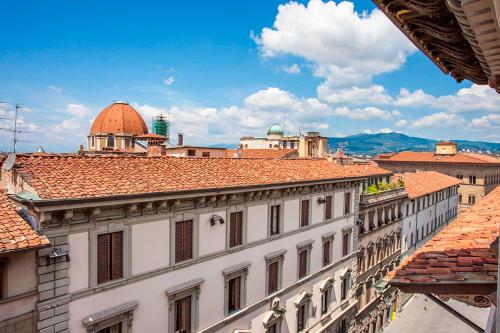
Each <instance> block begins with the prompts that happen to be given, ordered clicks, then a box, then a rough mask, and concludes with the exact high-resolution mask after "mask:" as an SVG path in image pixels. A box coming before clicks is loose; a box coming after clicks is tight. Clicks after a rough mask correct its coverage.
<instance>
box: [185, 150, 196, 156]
mask: <svg viewBox="0 0 500 333" xmlns="http://www.w3.org/2000/svg"><path fill="white" fill-rule="evenodd" d="M187 154H188V156H191V157H194V156H196V150H194V149H188V152H187Z"/></svg>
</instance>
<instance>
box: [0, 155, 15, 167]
mask: <svg viewBox="0 0 500 333" xmlns="http://www.w3.org/2000/svg"><path fill="white" fill-rule="evenodd" d="M14 163H16V154H14V153H11V154H9V155H8V156H7V159H5V161H4V162H3V165H2V168H3V169H4V170H6V171H9V170H10V169H12V167H13V166H14Z"/></svg>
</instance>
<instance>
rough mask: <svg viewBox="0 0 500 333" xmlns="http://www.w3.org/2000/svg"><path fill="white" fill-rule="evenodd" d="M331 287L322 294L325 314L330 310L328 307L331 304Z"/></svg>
mask: <svg viewBox="0 0 500 333" xmlns="http://www.w3.org/2000/svg"><path fill="white" fill-rule="evenodd" d="M331 290H332V289H331V288H326V289H325V291H323V294H322V295H321V314H322V315H324V314H325V313H327V312H328V307H329V305H330V298H331Z"/></svg>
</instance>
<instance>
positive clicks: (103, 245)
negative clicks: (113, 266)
mask: <svg viewBox="0 0 500 333" xmlns="http://www.w3.org/2000/svg"><path fill="white" fill-rule="evenodd" d="M110 245H111V244H110V237H109V234H102V235H98V236H97V283H104V282H106V281H109V278H110V260H109V259H110V252H111V251H110Z"/></svg>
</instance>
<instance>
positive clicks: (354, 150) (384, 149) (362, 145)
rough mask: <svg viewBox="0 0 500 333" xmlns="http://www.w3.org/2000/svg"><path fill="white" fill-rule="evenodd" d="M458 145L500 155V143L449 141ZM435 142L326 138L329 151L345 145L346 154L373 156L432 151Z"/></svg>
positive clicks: (400, 137) (389, 136) (397, 136)
mask: <svg viewBox="0 0 500 333" xmlns="http://www.w3.org/2000/svg"><path fill="white" fill-rule="evenodd" d="M450 141H452V142H455V143H457V144H458V149H459V150H462V149H470V150H471V151H483V152H485V151H490V152H492V153H500V143H494V142H483V141H467V140H450ZM436 142H437V141H436V140H431V139H424V138H417V137H413V136H408V135H405V134H401V133H394V132H393V133H378V134H356V135H349V136H346V137H343V138H328V145H329V146H330V149H337V147H339V144H342V143H347V144H346V145H345V147H344V148H343V150H344V151H345V152H346V153H348V154H362V155H375V154H380V153H389V152H398V151H403V150H413V151H433V150H434V145H435V144H436Z"/></svg>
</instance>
